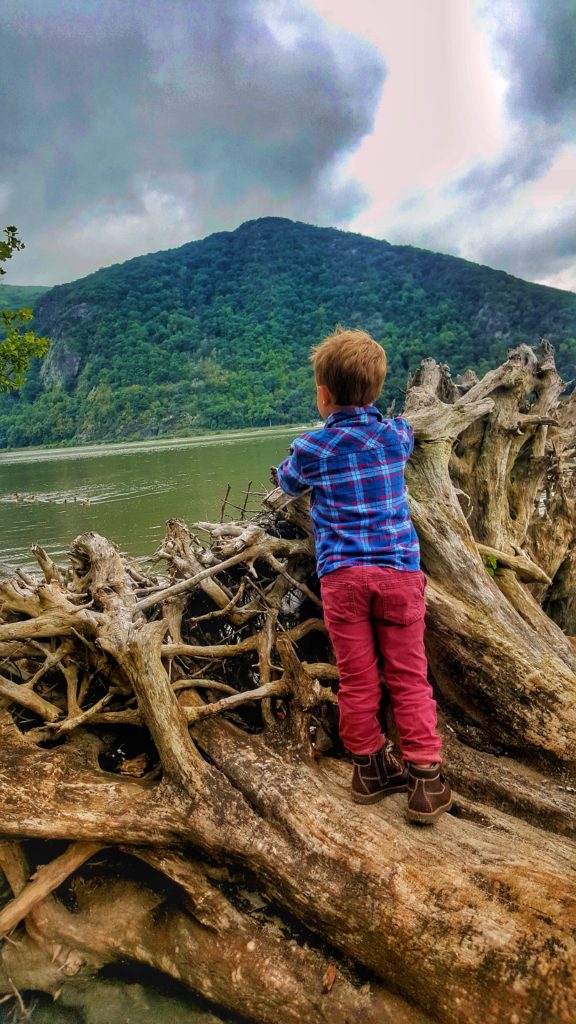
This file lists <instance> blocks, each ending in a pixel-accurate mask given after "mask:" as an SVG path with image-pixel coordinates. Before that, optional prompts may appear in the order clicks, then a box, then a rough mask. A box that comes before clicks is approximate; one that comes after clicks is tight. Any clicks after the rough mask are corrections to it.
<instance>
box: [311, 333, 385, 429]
mask: <svg viewBox="0 0 576 1024" xmlns="http://www.w3.org/2000/svg"><path fill="white" fill-rule="evenodd" d="M311 358H312V365H313V367H314V376H315V378H316V388H317V392H318V408H319V410H320V414H321V415H324V409H326V410H327V412H330V411H332V409H333V408H336V407H338V406H341V405H372V403H373V402H375V401H376V399H377V398H378V395H379V394H380V392H381V390H382V385H383V384H384V380H385V377H386V353H385V352H384V349H383V348H382V346H381V345H379V344H378V342H377V341H374V339H373V338H371V337H370V335H369V334H366V332H365V331H356V330H344V328H341V327H337V328H336V330H335V331H334V334H329V335H328V337H327V338H324V341H322V342H321V343H320V345H316V346H315V348H313V349H312V356H311ZM321 406H322V408H321Z"/></svg>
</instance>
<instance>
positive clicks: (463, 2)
mask: <svg viewBox="0 0 576 1024" xmlns="http://www.w3.org/2000/svg"><path fill="white" fill-rule="evenodd" d="M0 46H1V52H2V59H1V60H0V128H1V136H0V137H1V143H0V223H2V225H4V224H6V225H7V224H15V225H17V227H18V229H19V232H20V235H21V237H22V238H23V239H24V241H25V243H26V249H25V251H24V252H22V253H18V254H17V255H15V256H14V258H13V260H12V261H11V263H10V264H8V265H7V269H8V274H7V275H6V277H5V278H3V280H4V282H6V283H12V284H57V283H60V282H62V281H69V280H73V279H75V278H78V277H82V276H84V275H85V274H87V273H90V272H91V271H93V270H96V269H97V268H99V267H101V266H106V265H109V264H110V263H118V262H122V261H123V260H126V259H129V258H131V257H133V256H137V255H141V254H143V253H146V252H155V251H158V250H159V249H167V248H172V247H174V246H178V245H182V244H184V243H185V242H189V241H192V240H194V239H198V238H203V237H204V236H206V235H207V234H210V233H211V232H213V231H221V230H233V229H234V228H236V227H237V226H238V225H239V224H241V223H242V222H243V221H245V220H249V219H252V218H254V217H261V216H270V215H272V216H284V217H290V218H292V219H294V220H303V221H307V222H309V223H313V224H319V225H331V226H334V227H340V228H344V229H346V230H350V231H359V232H362V233H363V234H366V235H371V236H373V237H376V238H385V239H387V240H388V241H390V242H393V243H398V244H410V245H416V246H421V247H423V248H427V249H433V250H435V251H438V252H445V253H451V254H453V255H456V256H462V257H464V258H465V259H469V260H474V261H475V262H478V263H484V264H487V265H489V266H492V267H497V268H499V269H503V270H506V271H508V272H509V273H511V274H514V275H516V276H518V277H522V278H525V279H527V280H531V281H538V282H540V283H543V284H550V285H554V286H555V287H559V288H566V289H571V290H574V291H576V188H575V183H576V0H545V2H543V0H2V3H1V5H0Z"/></svg>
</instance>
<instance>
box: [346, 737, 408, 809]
mask: <svg viewBox="0 0 576 1024" xmlns="http://www.w3.org/2000/svg"><path fill="white" fill-rule="evenodd" d="M392 749H393V748H392V744H391V743H385V744H384V746H383V747H382V749H381V750H377V751H376V753H375V754H353V755H352V760H353V762H354V772H353V775H352V789H351V794H352V799H353V800H354V803H357V804H375V803H376V801H377V800H382V798H383V797H385V796H388V795H389V794H390V793H403V792H405V790H406V789H407V788H408V771H407V769H406V766H405V765H403V764H402V763H401V762H400V761H398V760H397V758H396V757H395V756H394V754H393V753H392Z"/></svg>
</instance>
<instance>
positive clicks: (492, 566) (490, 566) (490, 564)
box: [482, 555, 498, 576]
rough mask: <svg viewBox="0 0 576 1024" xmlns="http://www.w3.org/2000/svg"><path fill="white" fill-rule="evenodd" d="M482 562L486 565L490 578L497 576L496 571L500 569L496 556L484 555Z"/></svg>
mask: <svg viewBox="0 0 576 1024" xmlns="http://www.w3.org/2000/svg"><path fill="white" fill-rule="evenodd" d="M482 561H483V562H484V565H485V566H486V572H487V573H488V575H489V576H495V575H496V569H497V568H498V559H497V558H496V556H495V555H484V558H483V559H482Z"/></svg>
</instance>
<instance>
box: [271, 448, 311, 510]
mask: <svg viewBox="0 0 576 1024" xmlns="http://www.w3.org/2000/svg"><path fill="white" fill-rule="evenodd" d="M277 473H278V486H279V487H281V488H282V490H283V491H284V493H285V494H289V495H290V497H291V498H296V497H297V496H298V495H299V494H303V493H304V491H307V490H308V488H309V487H310V484H309V483H308V482H307V481H306V479H305V477H304V474H303V471H302V459H301V456H300V454H299V452H298V451H296V449H295V448H291V449H290V454H289V456H288V458H287V459H284V462H283V463H282V464H281V465H280V466H278V470H277Z"/></svg>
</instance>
